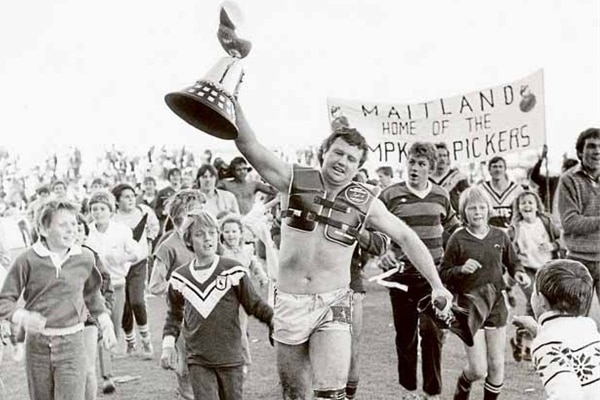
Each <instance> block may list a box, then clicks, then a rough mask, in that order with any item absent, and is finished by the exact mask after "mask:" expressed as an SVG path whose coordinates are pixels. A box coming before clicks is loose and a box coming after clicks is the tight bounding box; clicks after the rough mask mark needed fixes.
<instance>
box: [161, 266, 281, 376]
mask: <svg viewBox="0 0 600 400" xmlns="http://www.w3.org/2000/svg"><path fill="white" fill-rule="evenodd" d="M194 264H195V260H194V261H192V262H190V263H189V264H187V265H183V266H181V267H179V268H177V269H176V270H175V271H174V272H173V274H172V275H171V278H170V279H169V302H168V305H169V308H168V310H167V320H166V322H165V327H164V330H163V336H173V337H175V338H177V336H178V335H179V333H180V330H181V329H183V336H184V337H185V344H186V350H187V363H188V364H195V365H202V366H204V367H207V368H218V367H235V366H240V365H242V364H243V363H244V357H243V351H242V335H243V334H245V333H243V332H242V329H241V328H240V318H239V307H240V304H241V305H242V306H243V307H244V310H245V311H246V313H247V314H248V315H254V316H255V317H256V318H258V319H259V320H260V321H262V322H264V323H266V324H270V323H271V320H272V318H273V310H272V309H271V307H269V306H268V305H267V304H266V303H265V302H264V301H263V300H262V299H261V298H260V296H259V295H258V294H257V293H256V291H255V290H254V287H253V286H252V283H251V282H250V279H249V278H248V275H247V273H246V270H245V269H244V268H242V267H241V266H240V265H239V263H238V262H237V261H234V260H231V259H228V258H221V257H219V256H216V257H215V260H214V262H213V264H212V265H211V267H210V268H208V269H204V270H196V269H194ZM182 321H183V328H181V326H182V324H181V322H182Z"/></svg>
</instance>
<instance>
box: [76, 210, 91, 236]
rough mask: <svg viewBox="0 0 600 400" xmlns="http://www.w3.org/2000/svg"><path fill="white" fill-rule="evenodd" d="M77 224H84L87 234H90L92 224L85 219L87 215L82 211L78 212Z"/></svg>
mask: <svg viewBox="0 0 600 400" xmlns="http://www.w3.org/2000/svg"><path fill="white" fill-rule="evenodd" d="M77 224H78V225H83V231H84V232H85V236H86V237H87V235H89V234H90V226H89V225H88V223H87V221H86V220H85V216H84V215H83V214H82V213H77Z"/></svg>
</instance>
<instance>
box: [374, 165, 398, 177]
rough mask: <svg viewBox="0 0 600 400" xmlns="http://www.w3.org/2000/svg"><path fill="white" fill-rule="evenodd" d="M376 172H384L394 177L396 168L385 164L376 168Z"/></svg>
mask: <svg viewBox="0 0 600 400" xmlns="http://www.w3.org/2000/svg"><path fill="white" fill-rule="evenodd" d="M375 172H376V173H382V174H384V175H385V176H389V177H390V178H393V177H394V170H393V169H392V167H390V166H389V165H383V166H381V167H379V168H377V169H376V170H375Z"/></svg>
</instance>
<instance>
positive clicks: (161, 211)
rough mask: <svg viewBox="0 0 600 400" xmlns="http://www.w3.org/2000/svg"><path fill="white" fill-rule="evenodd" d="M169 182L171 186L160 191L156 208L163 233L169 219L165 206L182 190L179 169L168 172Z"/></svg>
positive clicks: (157, 195)
mask: <svg viewBox="0 0 600 400" xmlns="http://www.w3.org/2000/svg"><path fill="white" fill-rule="evenodd" d="M167 180H168V181H169V184H170V185H169V186H167V187H166V188H163V189H161V190H159V191H158V193H157V194H156V208H155V209H154V211H155V212H156V216H157V217H158V220H159V221H160V228H161V232H163V230H164V226H165V220H166V218H167V212H166V210H165V204H166V203H167V200H168V199H169V197H171V196H172V195H173V193H175V192H176V191H178V190H179V189H181V170H180V169H179V168H171V169H170V170H169V172H167Z"/></svg>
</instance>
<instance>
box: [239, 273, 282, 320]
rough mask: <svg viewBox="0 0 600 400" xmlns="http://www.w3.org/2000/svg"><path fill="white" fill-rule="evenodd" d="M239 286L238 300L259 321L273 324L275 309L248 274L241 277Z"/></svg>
mask: <svg viewBox="0 0 600 400" xmlns="http://www.w3.org/2000/svg"><path fill="white" fill-rule="evenodd" d="M236 288H237V295H238V300H239V302H240V304H241V305H242V307H244V310H246V313H248V315H254V316H255V317H256V318H257V319H258V320H259V321H261V322H264V323H265V324H267V325H269V326H270V325H271V321H272V319H273V309H272V308H271V307H270V306H269V305H268V304H267V303H266V302H265V301H264V300H263V299H262V298H261V297H260V295H259V294H258V293H256V290H255V289H254V286H253V285H252V281H251V280H250V278H249V277H248V275H247V274H245V275H244V277H243V278H242V279H240V283H239V284H238V286H236Z"/></svg>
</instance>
